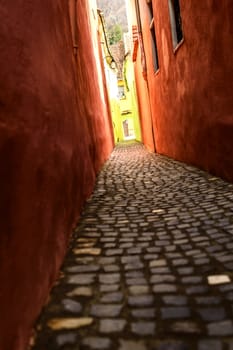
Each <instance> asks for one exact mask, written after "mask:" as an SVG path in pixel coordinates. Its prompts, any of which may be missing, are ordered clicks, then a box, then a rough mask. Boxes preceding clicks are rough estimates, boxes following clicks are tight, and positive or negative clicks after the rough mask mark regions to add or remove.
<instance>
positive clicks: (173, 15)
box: [168, 0, 183, 49]
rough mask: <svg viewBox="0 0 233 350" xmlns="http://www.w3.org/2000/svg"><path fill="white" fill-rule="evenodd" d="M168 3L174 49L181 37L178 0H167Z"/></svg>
mask: <svg viewBox="0 0 233 350" xmlns="http://www.w3.org/2000/svg"><path fill="white" fill-rule="evenodd" d="M168 5H169V13H170V21H171V31H172V43H173V47H174V49H175V48H176V47H177V45H178V44H179V43H180V42H181V41H182V39H183V31H182V20H181V15H180V3H179V0H168Z"/></svg>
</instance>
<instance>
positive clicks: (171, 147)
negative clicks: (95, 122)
mask: <svg viewBox="0 0 233 350" xmlns="http://www.w3.org/2000/svg"><path fill="white" fill-rule="evenodd" d="M153 8H154V17H155V26H156V34H157V45H158V55H159V63H160V70H159V72H158V73H157V74H155V73H154V71H153V68H152V67H153V64H152V55H151V44H150V32H149V26H148V13H147V4H146V1H140V10H141V18H142V27H143V39H144V45H145V52H146V58H147V67H148V72H147V75H148V83H149V90H150V100H151V106H152V116H153V124H154V129H155V135H156V137H155V141H156V150H157V152H159V153H162V154H165V155H168V156H170V157H173V158H176V159H178V160H181V161H185V162H188V163H191V164H194V165H197V166H199V167H201V168H204V169H206V170H208V171H210V172H212V173H215V174H217V175H220V176H222V177H224V178H226V179H228V180H231V181H232V180H233V161H232V160H233V102H232V91H233V69H232V62H233V36H232V33H233V22H232V18H233V2H232V1H231V0H222V1H217V0H205V1H194V0H192V1H185V0H180V8H181V15H182V20H183V33H184V42H183V44H182V45H181V46H180V47H179V49H178V50H177V51H176V52H175V53H174V52H173V46H172V37H171V29H170V19H169V11H168V1H160V0H153Z"/></svg>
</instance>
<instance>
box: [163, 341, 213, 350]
mask: <svg viewBox="0 0 233 350" xmlns="http://www.w3.org/2000/svg"><path fill="white" fill-rule="evenodd" d="M189 349H190V347H189V345H186V344H184V343H181V342H176V341H173V342H164V343H162V344H160V345H158V347H157V349H156V350H189ZM211 350H212V349H211Z"/></svg>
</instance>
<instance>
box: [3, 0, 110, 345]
mask: <svg viewBox="0 0 233 350" xmlns="http://www.w3.org/2000/svg"><path fill="white" fill-rule="evenodd" d="M78 3H79V4H80V3H82V5H79V9H78V21H79V22H78V26H77V31H78V45H79V48H78V56H77V57H78V59H77V64H76V63H75V59H74V55H73V48H72V40H71V31H70V22H69V12H68V2H66V1H62V0H57V1H42V2H41V1H31V0H17V1H15V0H8V1H4V2H1V4H0V17H1V21H0V36H1V43H0V67H1V69H0V157H1V158H0V159H1V166H0V179H1V182H0V187H1V188H0V193H1V197H0V213H1V219H0V235H1V236H0V281H1V288H0V314H1V316H0V349H2V350H3V349H4V350H25V348H26V344H27V341H28V337H29V335H30V330H31V327H32V325H33V322H34V320H35V318H36V317H37V316H38V313H39V311H40V309H41V307H42V305H43V304H44V302H45V300H46V297H47V295H48V292H49V289H50V288H51V286H52V284H53V282H54V280H55V278H56V276H57V272H58V269H59V266H60V264H61V262H62V259H63V256H64V254H65V251H66V246H67V243H68V240H69V235H70V233H71V230H72V227H73V226H74V224H75V222H76V221H77V218H78V215H79V213H80V208H81V206H82V205H83V202H84V199H85V198H86V197H87V196H88V195H89V194H90V193H91V191H92V188H93V184H94V180H95V174H96V172H97V171H98V170H99V168H100V166H101V165H102V164H103V162H104V160H106V158H107V157H108V155H109V153H110V151H111V150H112V147H113V142H112V130H111V127H110V123H109V116H108V114H107V109H106V107H105V105H104V104H103V103H104V101H103V100H102V99H101V97H100V94H99V90H98V79H99V77H98V74H97V72H96V67H95V57H94V52H93V47H92V45H91V36H93V35H95V33H91V31H90V28H89V27H88V20H87V10H88V9H87V8H86V6H87V2H86V1H85V2H81V1H79V2H78ZM85 3H86V5H85Z"/></svg>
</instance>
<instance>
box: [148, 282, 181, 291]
mask: <svg viewBox="0 0 233 350" xmlns="http://www.w3.org/2000/svg"><path fill="white" fill-rule="evenodd" d="M152 290H153V292H154V293H174V292H176V291H177V287H176V286H175V285H174V284H167V283H161V284H156V285H154V286H153V288H152Z"/></svg>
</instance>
